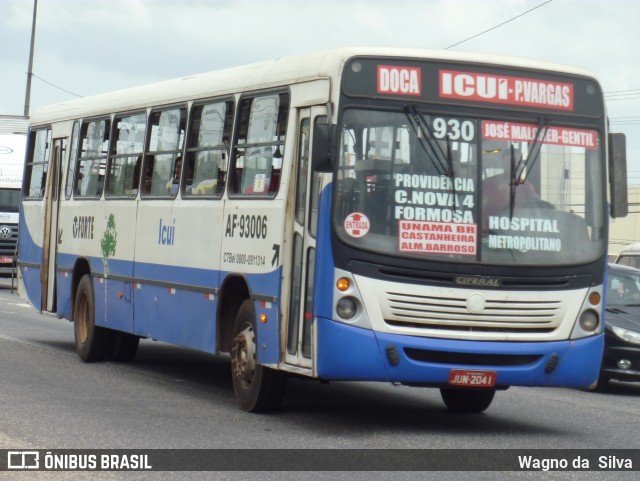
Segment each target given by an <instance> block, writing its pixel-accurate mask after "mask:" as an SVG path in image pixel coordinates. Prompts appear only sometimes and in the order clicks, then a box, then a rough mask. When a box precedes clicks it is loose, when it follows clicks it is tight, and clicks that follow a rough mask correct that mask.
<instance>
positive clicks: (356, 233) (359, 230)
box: [344, 212, 371, 238]
mask: <svg viewBox="0 0 640 481" xmlns="http://www.w3.org/2000/svg"><path fill="white" fill-rule="evenodd" d="M370 228H371V224H370V223H369V218H368V217H367V216H366V215H364V214H362V213H360V212H354V213H353V214H349V215H348V216H347V218H346V219H345V220H344V230H345V231H346V232H347V234H349V235H350V236H351V237H356V238H358V237H364V236H365V235H367V233H368V232H369V229H370Z"/></svg>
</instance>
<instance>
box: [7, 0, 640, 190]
mask: <svg viewBox="0 0 640 481" xmlns="http://www.w3.org/2000/svg"><path fill="white" fill-rule="evenodd" d="M32 16H33V1H32V0H0V114H10V115H22V114H23V112H24V107H25V90H26V79H27V71H28V61H29V45H30V39H31V23H32ZM639 20H640V2H638V1H637V0H491V1H482V0H393V1H390V0H362V1H361V0H322V1H309V0H306V1H305V0H38V15H37V27H36V36H35V54H34V61H33V73H34V77H33V81H32V87H31V99H30V109H31V111H33V110H34V109H36V108H37V107H39V106H42V105H47V104H52V103H56V102H62V101H66V100H71V99H74V98H77V96H83V97H86V96H89V95H94V94H98V93H102V92H108V91H112V90H118V89H122V88H126V87H133V86H137V85H143V84H146V83H151V82H156V81H161V80H167V79H172V78H178V77H184V76H187V75H190V74H195V73H200V72H207V71H212V70H219V69H222V68H226V67H232V66H237V65H243V64H247V63H252V62H257V61H262V60H269V59H273V58H278V57H283V56H287V55H292V54H298V53H304V52H311V51H316V50H322V49H325V48H329V47H341V46H379V47H418V48H431V49H446V48H448V47H451V48H450V50H458V51H468V52H489V53H496V54H504V55H514V56H520V57H528V58H532V59H539V60H547V61H552V62H557V63H563V64H568V65H573V66H576V67H581V68H583V69H586V70H588V71H591V72H592V73H593V74H595V75H596V77H597V78H598V80H599V81H600V83H601V85H602V88H603V91H604V92H605V96H606V105H607V109H608V115H609V118H610V120H611V131H613V132H622V133H625V134H626V137H627V159H628V176H629V180H630V182H631V183H634V184H640V54H639V53H638V51H637V50H638V48H639V46H640V28H639V27H638V21H639ZM470 37H473V38H470ZM469 38H470V39H469ZM466 39H469V40H466ZM465 40H466V41H465ZM459 42H462V43H459ZM455 44H457V45H455ZM454 45H455V46H454Z"/></svg>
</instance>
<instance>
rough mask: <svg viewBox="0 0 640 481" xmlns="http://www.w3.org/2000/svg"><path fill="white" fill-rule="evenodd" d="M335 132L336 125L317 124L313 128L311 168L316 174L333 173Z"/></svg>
mask: <svg viewBox="0 0 640 481" xmlns="http://www.w3.org/2000/svg"><path fill="white" fill-rule="evenodd" d="M335 132H336V129H335V125H331V124H315V125H314V126H313V146H312V149H311V167H312V168H313V171H314V172H333V152H334V145H335V142H334V137H335Z"/></svg>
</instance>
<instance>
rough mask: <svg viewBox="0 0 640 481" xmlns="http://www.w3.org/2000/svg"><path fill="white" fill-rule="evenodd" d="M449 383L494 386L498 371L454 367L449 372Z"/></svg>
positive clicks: (453, 384) (454, 384)
mask: <svg viewBox="0 0 640 481" xmlns="http://www.w3.org/2000/svg"><path fill="white" fill-rule="evenodd" d="M449 384H450V385H452V386H475V387H493V386H495V385H496V372H495V371H469V370H467V369H452V370H451V371H450V372H449Z"/></svg>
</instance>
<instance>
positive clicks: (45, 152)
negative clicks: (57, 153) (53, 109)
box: [24, 129, 51, 199]
mask: <svg viewBox="0 0 640 481" xmlns="http://www.w3.org/2000/svg"><path fill="white" fill-rule="evenodd" d="M30 144H31V145H30V147H29V159H28V162H27V173H26V175H25V182H24V196H25V198H30V199H42V197H43V196H44V187H45V185H46V181H47V171H48V169H49V155H50V153H51V152H50V151H51V129H46V130H38V131H35V132H31V140H30Z"/></svg>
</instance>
